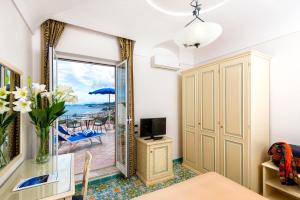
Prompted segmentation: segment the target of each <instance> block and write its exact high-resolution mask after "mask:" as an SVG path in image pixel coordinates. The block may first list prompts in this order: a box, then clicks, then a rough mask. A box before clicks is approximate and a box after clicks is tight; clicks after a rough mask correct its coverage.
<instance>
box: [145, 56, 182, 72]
mask: <svg viewBox="0 0 300 200" xmlns="http://www.w3.org/2000/svg"><path fill="white" fill-rule="evenodd" d="M151 67H153V68H161V69H167V70H173V71H178V70H180V63H179V59H178V58H177V56H173V55H154V56H152V57H151Z"/></svg>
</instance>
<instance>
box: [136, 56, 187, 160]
mask: <svg viewBox="0 0 300 200" xmlns="http://www.w3.org/2000/svg"><path fill="white" fill-rule="evenodd" d="M134 97H135V98H134V99H135V120H136V122H138V123H139V119H140V118H147V117H167V135H168V136H169V137H171V138H173V159H176V158H179V157H181V154H182V153H181V131H180V130H181V122H180V116H181V115H180V112H181V107H180V104H181V103H180V99H181V97H180V76H179V75H178V73H177V72H174V71H169V70H163V69H156V68H151V66H150V57H147V56H139V55H135V56H134Z"/></svg>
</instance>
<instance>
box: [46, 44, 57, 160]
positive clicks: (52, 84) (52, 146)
mask: <svg viewBox="0 0 300 200" xmlns="http://www.w3.org/2000/svg"><path fill="white" fill-rule="evenodd" d="M57 60H58V58H57V56H56V53H55V50H54V48H53V47H49V57H48V64H49V91H51V92H52V91H53V90H55V88H56V87H57ZM55 130H58V121H57V122H56V123H55V128H52V129H51V134H50V136H49V151H50V152H49V154H50V155H53V156H57V155H58V134H57V132H56V131H55Z"/></svg>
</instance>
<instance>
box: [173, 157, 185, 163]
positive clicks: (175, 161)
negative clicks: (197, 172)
mask: <svg viewBox="0 0 300 200" xmlns="http://www.w3.org/2000/svg"><path fill="white" fill-rule="evenodd" d="M182 161H183V158H177V159H174V160H173V164H177V163H179V164H181V163H182Z"/></svg>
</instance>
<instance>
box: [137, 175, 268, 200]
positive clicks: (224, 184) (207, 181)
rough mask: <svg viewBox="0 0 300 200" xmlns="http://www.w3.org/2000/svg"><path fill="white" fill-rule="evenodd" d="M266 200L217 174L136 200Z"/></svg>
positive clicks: (195, 179)
mask: <svg viewBox="0 0 300 200" xmlns="http://www.w3.org/2000/svg"><path fill="white" fill-rule="evenodd" d="M167 199H168V200H169V199H170V200H196V199H197V200H266V198H264V197H262V196H260V195H259V194H257V193H255V192H253V191H251V190H249V189H247V188H245V187H243V186H241V185H239V184H237V183H235V182H233V181H231V180H229V179H227V178H225V177H223V176H221V175H219V174H217V173H215V172H209V173H206V174H203V175H199V176H196V177H194V178H191V179H189V180H186V181H184V182H181V183H178V184H175V185H172V186H170V187H167V188H164V189H161V190H158V191H155V192H152V193H149V194H145V195H143V196H140V197H137V198H135V200H167Z"/></svg>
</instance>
